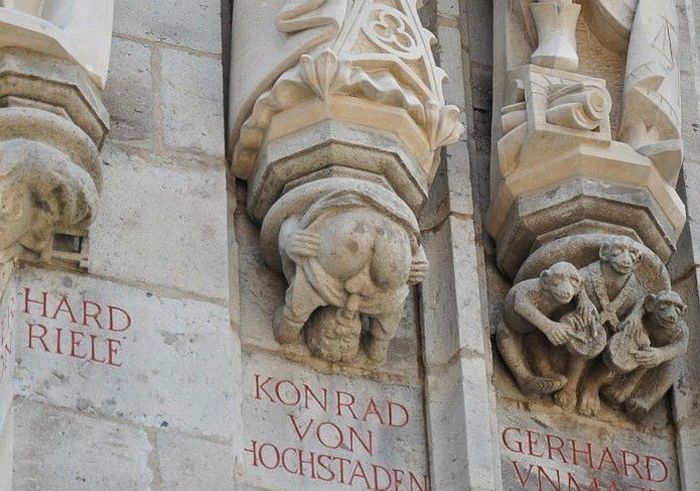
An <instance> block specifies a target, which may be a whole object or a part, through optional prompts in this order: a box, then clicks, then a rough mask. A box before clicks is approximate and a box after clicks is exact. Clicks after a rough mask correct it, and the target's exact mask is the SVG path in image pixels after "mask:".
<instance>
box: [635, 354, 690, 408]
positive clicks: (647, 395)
mask: <svg viewBox="0 0 700 491" xmlns="http://www.w3.org/2000/svg"><path fill="white" fill-rule="evenodd" d="M682 369H683V367H682V365H681V362H680V361H679V360H672V361H670V362H666V363H662V364H661V365H659V366H658V367H656V368H652V369H651V370H649V371H648V372H647V373H646V376H645V377H644V378H642V380H641V381H640V382H639V384H638V386H637V388H636V390H635V391H634V393H633V394H632V398H631V399H629V400H628V401H627V403H626V404H625V409H627V411H629V412H630V413H632V414H644V413H647V412H649V411H650V410H651V408H653V407H654V406H655V405H656V404H657V403H658V402H659V401H660V400H661V399H662V398H663V397H664V395H666V392H668V391H669V390H670V389H671V387H673V384H674V383H675V382H676V380H678V376H679V374H680V373H681V370H682Z"/></svg>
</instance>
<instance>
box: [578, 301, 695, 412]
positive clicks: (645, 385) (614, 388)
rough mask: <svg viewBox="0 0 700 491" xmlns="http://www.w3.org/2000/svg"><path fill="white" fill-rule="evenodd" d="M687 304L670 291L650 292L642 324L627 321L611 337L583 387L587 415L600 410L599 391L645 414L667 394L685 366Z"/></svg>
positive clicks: (629, 409) (609, 398)
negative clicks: (623, 326)
mask: <svg viewBox="0 0 700 491" xmlns="http://www.w3.org/2000/svg"><path fill="white" fill-rule="evenodd" d="M685 309H686V305H685V303H684V302H683V300H682V299H681V297H680V296H679V295H678V294H677V293H675V292H673V291H670V290H667V291H662V292H660V293H657V294H651V295H648V296H647V297H646V300H645V302H644V312H645V313H644V317H643V319H642V321H641V322H634V323H629V324H627V326H626V327H625V329H624V330H622V331H620V332H618V333H617V334H615V335H614V336H613V337H612V338H611V339H610V341H609V343H608V347H607V349H606V351H605V353H604V356H603V360H601V361H598V362H597V364H596V365H594V366H593V368H592V370H591V374H590V376H589V378H588V380H586V383H585V385H584V392H583V395H582V401H584V402H585V407H586V408H587V411H586V414H588V415H591V416H594V415H596V414H597V413H598V411H599V410H600V399H599V392H601V391H602V394H603V396H604V397H605V398H606V399H607V400H608V401H610V402H611V403H612V404H614V405H620V406H624V408H625V409H626V410H627V411H628V412H630V413H632V414H641V413H646V412H648V411H649V410H650V409H651V408H652V407H654V406H655V405H656V403H657V402H659V401H660V400H661V398H662V397H663V396H664V395H665V394H666V392H668V390H669V389H670V388H671V387H672V386H673V384H674V382H675V381H676V380H677V379H678V377H679V376H680V374H681V372H682V370H683V360H682V356H683V355H684V354H685V352H686V351H687V349H688V326H687V324H686V323H685V322H684V321H683V319H682V315H683V312H685Z"/></svg>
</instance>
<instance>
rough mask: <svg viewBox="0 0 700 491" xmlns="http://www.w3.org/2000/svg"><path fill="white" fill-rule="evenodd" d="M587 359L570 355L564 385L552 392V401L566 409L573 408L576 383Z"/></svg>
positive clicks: (576, 397) (576, 390)
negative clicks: (554, 392) (557, 390)
mask: <svg viewBox="0 0 700 491" xmlns="http://www.w3.org/2000/svg"><path fill="white" fill-rule="evenodd" d="M586 364H587V360H586V359H585V358H581V357H579V356H573V355H571V356H570V357H569V363H568V367H567V373H566V385H564V387H563V388H562V389H561V390H560V391H559V392H557V393H556V394H554V402H555V403H557V404H558V405H559V406H561V407H562V408H564V409H566V410H574V409H575V408H576V401H577V399H578V383H579V380H581V374H583V371H584V370H585V368H586Z"/></svg>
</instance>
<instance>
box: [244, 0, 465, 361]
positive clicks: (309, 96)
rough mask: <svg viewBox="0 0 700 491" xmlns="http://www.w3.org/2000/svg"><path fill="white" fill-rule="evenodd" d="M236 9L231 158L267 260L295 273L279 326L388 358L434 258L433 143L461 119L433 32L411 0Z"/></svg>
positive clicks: (319, 345)
mask: <svg viewBox="0 0 700 491" xmlns="http://www.w3.org/2000/svg"><path fill="white" fill-rule="evenodd" d="M234 9H235V11H234V16H233V17H234V23H235V24H236V25H234V28H233V31H234V43H233V45H234V53H233V61H232V82H231V93H232V94H233V95H232V97H233V99H232V104H231V114H230V122H231V133H230V148H231V149H232V167H233V172H234V174H235V175H236V176H237V177H239V178H242V179H245V180H247V181H248V182H249V189H248V196H247V201H248V206H247V208H248V212H249V214H250V215H251V216H252V217H253V218H254V219H256V220H257V221H259V222H261V223H262V232H261V243H262V244H261V245H262V248H263V250H264V252H265V259H266V261H267V263H268V264H269V265H270V266H271V267H273V268H275V269H277V270H279V271H281V272H283V273H284V275H285V277H286V279H287V280H288V282H289V285H290V286H289V289H288V291H287V295H286V300H285V305H283V306H281V307H280V309H279V311H278V313H277V315H276V317H275V321H274V332H275V337H276V339H277V340H278V342H280V343H283V344H289V343H294V342H297V341H298V340H300V339H302V336H301V334H302V330H304V329H305V337H306V341H307V344H308V345H309V347H310V349H311V351H312V352H313V353H314V354H316V355H317V356H319V357H321V358H324V359H326V360H328V361H334V362H342V363H355V362H358V360H359V359H362V358H363V354H364V355H365V356H364V359H365V360H366V361H369V362H370V363H381V362H383V361H384V359H385V358H386V351H387V348H388V346H389V342H390V340H391V339H392V337H393V336H394V334H395V332H396V330H397V328H398V325H399V321H400V318H401V313H402V311H403V303H404V300H405V299H406V297H407V295H408V291H409V290H408V288H409V285H412V284H415V283H418V282H420V281H421V280H422V278H423V276H424V275H425V272H426V270H427V261H426V258H425V254H424V252H423V249H422V247H421V245H420V234H419V229H418V225H417V220H416V217H415V213H416V212H417V211H418V210H419V209H420V207H421V206H422V204H423V202H424V201H425V199H426V197H427V194H428V188H429V186H430V183H431V182H432V180H433V177H434V175H435V172H436V171H437V164H438V162H439V161H438V159H437V153H436V152H437V149H438V148H440V147H441V146H443V145H446V144H449V143H452V142H454V141H456V139H457V138H458V137H459V135H460V133H461V130H462V128H461V125H460V124H459V122H458V117H459V110H458V109H457V108H456V107H454V106H449V105H445V102H444V97H443V93H442V83H443V80H444V78H445V74H444V72H443V71H442V70H440V69H439V68H437V67H436V66H435V61H434V59H433V55H432V52H431V48H430V44H431V43H432V42H433V41H434V37H433V35H432V34H431V33H430V32H429V31H427V30H425V29H423V27H422V26H421V24H420V21H419V18H418V12H417V6H416V0H401V1H398V2H394V3H393V4H392V5H389V4H386V3H383V2H379V1H375V0H361V1H356V2H347V1H346V0H332V1H326V2H301V3H299V2H280V1H277V2H269V3H266V4H264V5H261V4H260V3H259V2H257V1H252V0H248V1H246V0H244V1H241V2H237V3H236V5H235V6H234ZM271 18H276V20H277V24H276V26H273V25H272V22H270V21H269V19H271ZM238 26H240V29H239V27H238ZM253 26H254V29H255V32H252V31H251V29H252V28H253ZM244 35H245V43H240V45H239V46H236V45H237V43H236V39H238V37H239V36H244ZM251 38H253V39H254V40H257V41H259V42H258V43H252V42H251ZM252 45H254V47H250V46H252ZM305 326H306V327H305ZM361 348H364V349H361Z"/></svg>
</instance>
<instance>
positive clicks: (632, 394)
mask: <svg viewBox="0 0 700 491" xmlns="http://www.w3.org/2000/svg"><path fill="white" fill-rule="evenodd" d="M559 242H560V243H559V244H554V246H555V247H550V248H549V249H548V250H547V249H545V250H542V251H539V253H538V252H535V254H534V256H533V257H532V258H531V260H530V262H529V263H526V264H525V265H524V266H523V271H522V273H523V274H524V275H526V276H530V275H532V273H533V271H534V270H536V268H538V267H539V266H540V265H542V264H546V263H548V262H551V261H555V260H559V259H561V256H567V257H570V258H572V260H574V261H575V262H576V263H577V264H578V265H580V264H584V263H586V262H587V261H589V260H590V257H591V255H590V251H591V250H592V249H593V248H594V246H595V244H596V243H599V244H601V245H600V247H599V253H598V254H599V259H597V260H596V261H593V262H592V263H589V264H587V265H586V266H583V267H580V268H577V267H576V266H574V265H572V264H570V263H565V262H563V263H562V262H559V263H556V264H554V265H553V266H551V267H549V268H547V269H545V270H544V271H543V272H542V273H541V274H540V277H539V279H525V280H521V281H516V283H515V285H514V286H513V288H512V290H511V291H510V292H509V294H508V295H507V297H506V301H505V306H504V320H503V322H502V323H501V324H500V325H499V327H498V330H497V333H496V340H497V344H498V348H499V350H500V352H501V355H502V357H503V359H504V361H505V363H506V365H507V366H508V368H509V369H510V371H511V373H512V374H513V375H514V377H515V379H516V382H517V383H518V386H519V387H520V389H521V390H522V391H523V392H524V393H527V394H553V396H554V401H555V402H556V403H557V404H559V405H561V406H562V407H564V408H565V409H567V410H574V409H576V408H578V411H579V412H580V413H581V414H584V415H591V416H592V415H596V414H597V413H598V411H599V410H600V400H599V392H601V390H602V393H603V395H604V396H605V397H606V399H607V400H608V401H609V402H610V403H611V404H614V405H616V406H622V407H624V408H625V409H626V410H628V411H629V412H630V413H634V414H639V413H643V412H647V411H649V410H650V409H651V408H652V407H653V406H654V405H655V404H656V403H657V402H658V401H659V400H660V399H661V398H662V397H663V395H664V394H665V393H666V392H667V391H668V390H669V389H670V387H671V386H672V384H673V383H674V382H675V381H676V380H677V378H678V376H679V375H680V370H681V368H682V356H683V355H684V354H685V351H686V349H687V342H688V329H687V326H686V325H685V323H684V322H683V321H682V319H681V316H682V313H683V312H684V311H685V304H684V303H683V301H682V300H681V298H680V297H679V296H678V294H676V293H674V292H672V291H670V290H669V289H668V284H669V281H668V276H667V274H666V272H665V270H663V265H662V264H661V262H660V260H659V259H658V258H657V257H656V256H655V255H654V254H653V252H651V251H650V250H649V249H647V248H646V247H644V246H643V245H641V244H638V243H635V242H634V241H632V240H630V239H627V238H624V237H616V236H589V237H584V236H580V237H571V238H568V239H561V240H560V241H559ZM563 242H569V244H564V243H563ZM557 245H559V246H561V247H558V248H557V247H556V246H557ZM567 245H568V247H567ZM552 251H555V252H554V253H552ZM556 251H559V252H558V253H557V252H556ZM572 251H573V252H574V253H572ZM659 268H662V271H660V269H659ZM535 328H536V329H535ZM541 334H544V336H542V335H541ZM524 343H527V348H528V349H525V346H524ZM557 346H564V347H565V348H566V349H565V351H563V352H562V351H561V350H560V351H556V350H555V347H557ZM553 353H554V354H553ZM562 357H564V358H565V360H566V364H565V366H561V365H560V364H558V363H557V362H556V360H558V359H560V358H562ZM579 394H580V396H579Z"/></svg>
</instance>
